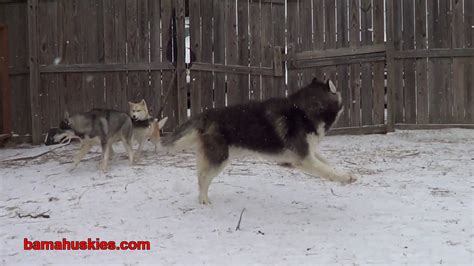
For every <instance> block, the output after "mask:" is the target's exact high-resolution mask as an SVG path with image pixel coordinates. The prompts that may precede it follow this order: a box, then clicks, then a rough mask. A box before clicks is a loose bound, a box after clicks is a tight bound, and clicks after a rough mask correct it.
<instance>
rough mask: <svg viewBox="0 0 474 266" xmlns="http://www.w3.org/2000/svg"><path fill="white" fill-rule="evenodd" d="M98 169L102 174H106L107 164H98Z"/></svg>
mask: <svg viewBox="0 0 474 266" xmlns="http://www.w3.org/2000/svg"><path fill="white" fill-rule="evenodd" d="M98 168H99V171H102V172H104V173H105V172H107V163H105V162H101V163H99V166H98Z"/></svg>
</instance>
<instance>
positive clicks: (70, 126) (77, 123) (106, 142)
mask: <svg viewBox="0 0 474 266" xmlns="http://www.w3.org/2000/svg"><path fill="white" fill-rule="evenodd" d="M59 128H60V130H61V132H60V133H59V134H57V135H55V136H54V140H55V141H56V142H60V141H61V140H62V139H64V138H70V137H78V138H79V139H80V140H81V148H80V150H79V152H78V153H77V154H76V156H75V157H74V164H73V169H74V168H76V167H77V165H78V164H79V162H80V161H81V160H82V158H84V156H85V155H86V154H87V152H88V151H89V150H90V149H91V148H92V146H94V145H101V147H102V162H101V163H100V164H99V169H101V170H102V171H106V170H107V167H108V161H109V159H110V156H111V155H112V154H113V150H112V144H113V143H114V142H118V141H122V143H123V145H124V146H125V149H126V150H127V153H128V159H129V161H130V164H131V163H133V151H132V134H133V127H132V120H131V119H130V117H129V116H128V115H127V114H126V113H122V112H119V111H115V110H106V109H93V110H91V111H89V112H86V113H79V114H75V115H72V116H69V114H68V113H67V112H66V115H65V118H64V120H63V121H62V122H61V123H60V125H59Z"/></svg>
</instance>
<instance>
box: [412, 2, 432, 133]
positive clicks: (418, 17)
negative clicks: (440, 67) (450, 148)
mask: <svg viewBox="0 0 474 266" xmlns="http://www.w3.org/2000/svg"><path fill="white" fill-rule="evenodd" d="M415 42H416V50H423V49H426V48H427V31H426V1H425V0H416V1H415ZM415 64H416V66H415V67H416V71H415V72H416V123H417V124H428V104H429V102H428V100H429V95H428V87H427V86H428V79H427V73H428V69H427V59H426V58H419V59H416V63H415Z"/></svg>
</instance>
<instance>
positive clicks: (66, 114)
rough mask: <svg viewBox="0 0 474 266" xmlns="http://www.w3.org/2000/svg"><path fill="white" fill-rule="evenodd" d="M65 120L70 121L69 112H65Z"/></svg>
mask: <svg viewBox="0 0 474 266" xmlns="http://www.w3.org/2000/svg"><path fill="white" fill-rule="evenodd" d="M64 120H69V112H68V111H67V110H66V111H64Z"/></svg>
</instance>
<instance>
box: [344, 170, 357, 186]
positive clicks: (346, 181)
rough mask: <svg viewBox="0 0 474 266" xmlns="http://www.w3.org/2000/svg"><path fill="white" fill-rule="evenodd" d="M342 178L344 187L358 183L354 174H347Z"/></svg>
mask: <svg viewBox="0 0 474 266" xmlns="http://www.w3.org/2000/svg"><path fill="white" fill-rule="evenodd" d="M342 177H343V178H342V179H341V183H342V184H344V185H345V184H351V183H354V182H355V181H357V177H356V176H355V175H354V174H352V173H345V174H344V175H343V176H342Z"/></svg>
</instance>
